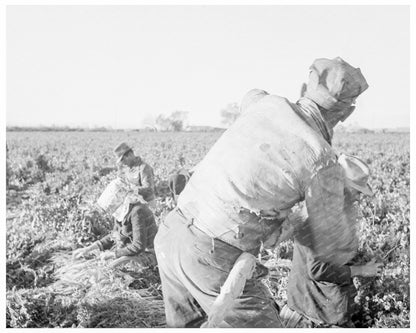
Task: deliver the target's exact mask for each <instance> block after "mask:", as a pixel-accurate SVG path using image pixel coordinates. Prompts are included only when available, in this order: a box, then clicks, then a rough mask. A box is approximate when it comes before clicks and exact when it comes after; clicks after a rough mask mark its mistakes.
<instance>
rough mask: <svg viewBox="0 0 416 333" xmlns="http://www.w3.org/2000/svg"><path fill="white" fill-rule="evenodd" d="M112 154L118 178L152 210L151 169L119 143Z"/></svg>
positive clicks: (153, 187) (153, 188)
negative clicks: (133, 189) (113, 154)
mask: <svg viewBox="0 0 416 333" xmlns="http://www.w3.org/2000/svg"><path fill="white" fill-rule="evenodd" d="M114 153H115V155H116V157H117V162H116V164H117V168H118V173H119V176H120V177H121V178H123V179H125V180H126V181H127V182H128V183H129V184H130V185H131V186H133V187H134V188H135V190H136V192H137V193H138V194H139V195H141V196H142V197H143V199H144V200H145V201H146V202H147V203H148V205H149V206H150V207H151V208H152V207H153V206H154V202H155V180H154V173H153V168H152V167H151V166H150V165H149V164H147V163H146V162H144V161H143V160H142V158H141V157H140V156H136V155H135V154H134V152H133V149H131V148H130V147H129V146H128V145H127V144H126V143H124V142H122V143H120V144H119V145H118V146H117V147H116V148H115V149H114Z"/></svg>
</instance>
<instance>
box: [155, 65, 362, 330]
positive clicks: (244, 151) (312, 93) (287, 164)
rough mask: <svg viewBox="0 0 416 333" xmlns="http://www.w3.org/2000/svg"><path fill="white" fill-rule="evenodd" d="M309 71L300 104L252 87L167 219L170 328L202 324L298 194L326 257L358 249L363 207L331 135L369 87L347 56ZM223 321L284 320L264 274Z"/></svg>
mask: <svg viewBox="0 0 416 333" xmlns="http://www.w3.org/2000/svg"><path fill="white" fill-rule="evenodd" d="M309 78H310V79H309V83H308V84H307V86H305V91H304V94H303V96H302V97H301V98H300V99H299V100H298V101H297V102H296V103H291V102H290V101H288V100H287V99H286V98H283V97H280V96H277V95H270V94H268V93H267V92H265V91H263V90H260V89H254V90H252V91H250V92H249V93H248V94H247V95H246V96H245V97H244V98H243V100H242V103H241V111H242V112H241V116H240V117H239V118H238V119H237V120H236V122H235V123H234V124H233V125H231V127H230V128H229V129H228V130H227V131H226V132H225V133H224V134H223V135H222V136H221V137H220V138H219V139H218V140H217V142H216V143H215V144H214V145H213V147H212V148H211V149H210V151H209V152H208V153H207V155H206V156H205V157H204V159H203V160H202V161H201V162H200V163H199V164H198V168H197V169H196V170H195V172H194V174H193V175H192V177H191V178H190V179H189V182H188V183H187V185H186V186H185V188H184V189H183V191H182V193H181V194H180V195H179V197H178V205H177V208H176V209H174V210H173V211H172V212H170V213H169V214H168V215H167V217H166V218H165V219H164V221H163V222H162V223H161V224H160V225H159V230H158V233H157V235H156V238H155V250H156V256H157V259H158V268H159V273H160V277H161V282H162V291H163V297H164V303H165V313H166V323H167V326H168V327H199V326H200V325H201V323H202V322H204V320H205V318H204V317H205V314H207V313H210V309H211V307H212V304H213V303H214V301H215V299H216V298H217V296H218V295H219V294H220V288H221V286H222V284H223V283H224V281H225V280H226V279H227V277H228V274H229V273H230V271H231V269H232V268H233V265H234V263H235V262H236V260H237V258H239V257H240V255H241V254H242V253H243V252H247V253H250V254H253V255H255V256H256V255H257V254H258V253H259V249H260V247H261V244H262V242H263V241H265V240H266V239H267V238H268V236H270V234H272V233H273V232H275V231H276V230H279V229H280V228H281V225H282V223H283V221H285V219H286V217H287V216H288V215H289V213H290V211H291V208H292V207H293V206H294V205H295V204H296V203H298V202H301V201H305V202H306V207H307V210H308V215H309V219H308V226H309V230H310V232H311V235H312V237H311V244H310V245H311V248H312V250H313V251H314V252H315V253H316V254H317V258H318V259H321V260H325V261H327V262H329V263H332V264H338V265H343V264H345V263H347V262H348V261H349V260H350V259H351V257H352V256H353V254H354V249H355V248H356V246H357V243H358V239H357V237H356V235H355V234H353V232H352V227H351V225H352V224H353V223H352V221H353V220H354V219H355V215H354V213H353V211H354V208H353V207H352V206H351V205H349V204H345V202H346V201H345V194H344V189H345V184H344V175H343V171H342V167H341V166H340V164H339V163H338V162H337V154H336V152H335V151H334V149H333V148H332V146H331V139H332V130H333V127H334V126H335V125H336V124H337V123H338V122H339V121H343V120H345V119H346V118H347V117H348V115H349V114H351V112H352V111H353V109H354V107H355V105H354V104H355V99H356V98H357V97H358V95H360V94H361V93H362V92H363V91H364V90H366V89H367V87H368V85H367V82H366V81H365V79H364V77H363V75H362V74H361V72H360V70H359V69H356V68H354V67H352V66H351V65H349V64H348V63H346V62H345V61H343V60H342V59H341V58H335V59H332V60H330V59H317V60H316V61H315V62H314V63H313V65H312V66H311V68H310V75H309ZM220 327H247V328H271V327H282V323H281V320H280V317H279V309H278V307H277V305H276V303H275V302H274V299H273V297H272V295H271V294H270V292H269V291H268V289H267V288H266V287H265V286H264V285H263V284H262V283H261V281H260V279H259V278H256V277H253V278H251V279H249V280H247V282H246V284H245V288H244V290H243V293H242V295H240V296H238V297H237V298H236V299H235V300H233V303H232V304H231V306H230V308H229V309H228V311H227V313H225V314H224V320H223V322H222V323H221V324H220Z"/></svg>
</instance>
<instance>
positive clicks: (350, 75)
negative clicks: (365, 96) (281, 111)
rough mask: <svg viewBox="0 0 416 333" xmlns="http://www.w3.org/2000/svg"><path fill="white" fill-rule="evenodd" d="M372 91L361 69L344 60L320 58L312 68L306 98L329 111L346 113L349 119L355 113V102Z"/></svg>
mask: <svg viewBox="0 0 416 333" xmlns="http://www.w3.org/2000/svg"><path fill="white" fill-rule="evenodd" d="M367 88H368V84H367V81H366V80H365V78H364V76H363V75H362V74H361V71H360V69H359V68H354V67H352V66H351V65H349V64H348V63H347V62H345V61H344V60H342V59H341V58H340V57H337V58H335V59H332V60H330V59H325V58H321V59H316V60H315V61H314V62H313V64H312V66H311V67H310V73H309V82H308V84H307V87H306V92H305V97H308V98H310V99H311V100H313V101H314V102H315V103H316V104H318V105H319V106H321V107H322V108H324V109H326V110H329V111H345V113H346V117H345V118H344V119H341V120H342V121H343V120H345V119H346V118H347V117H348V116H349V115H350V114H351V113H352V111H353V110H354V105H353V104H354V103H355V99H356V98H357V97H358V96H359V95H360V94H361V93H362V92H363V91H365V90H366V89H367Z"/></svg>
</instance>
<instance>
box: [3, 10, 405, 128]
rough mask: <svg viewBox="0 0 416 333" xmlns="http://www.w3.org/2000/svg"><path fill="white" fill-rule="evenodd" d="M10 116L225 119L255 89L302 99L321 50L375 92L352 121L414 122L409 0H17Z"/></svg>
mask: <svg viewBox="0 0 416 333" xmlns="http://www.w3.org/2000/svg"><path fill="white" fill-rule="evenodd" d="M6 18H7V21H6V57H7V58H6V70H7V76H6V89H7V91H6V98H7V99H6V125H7V126H38V125H44V126H49V125H56V126H82V127H97V126H105V127H112V128H139V127H142V126H143V125H144V124H146V123H152V122H153V119H154V118H155V117H156V116H157V115H159V114H164V115H168V114H170V113H172V112H173V111H186V112H188V114H189V123H190V124H192V125H209V126H221V118H220V112H221V110H222V109H224V108H225V107H226V106H227V105H228V104H230V103H240V101H241V99H242V97H243V96H244V94H245V93H246V92H247V91H248V90H250V89H252V88H260V89H264V90H266V91H268V92H269V93H272V94H276V95H280V96H284V97H286V98H288V99H289V100H291V101H293V102H295V101H296V100H297V99H298V97H299V93H300V87H301V85H302V83H303V82H306V81H307V78H308V68H309V66H310V65H311V64H312V62H313V60H314V59H316V58H330V59H332V58H335V57H337V56H340V57H342V58H343V59H344V60H346V61H347V62H349V63H350V64H351V65H353V66H355V67H359V68H360V69H361V71H362V73H363V74H364V76H365V77H366V79H367V82H368V83H369V86H370V87H369V89H368V90H367V91H365V92H364V93H363V94H362V95H361V96H360V97H359V98H358V100H357V108H356V111H355V112H354V114H353V115H352V116H351V117H350V118H348V119H347V121H346V122H345V125H349V124H357V125H360V126H363V127H366V128H386V127H388V128H394V127H408V126H409V125H410V100H409V99H410V87H409V86H410V31H409V29H410V25H409V19H410V10H409V7H408V6H380V5H370V6H340V5H337V6H317V5H315V6H300V5H298V6H283V5H280V6H236V5H231V6H179V5H176V6H115V5H113V6H92V5H82V6H39V5H38V6H8V7H7V10H6Z"/></svg>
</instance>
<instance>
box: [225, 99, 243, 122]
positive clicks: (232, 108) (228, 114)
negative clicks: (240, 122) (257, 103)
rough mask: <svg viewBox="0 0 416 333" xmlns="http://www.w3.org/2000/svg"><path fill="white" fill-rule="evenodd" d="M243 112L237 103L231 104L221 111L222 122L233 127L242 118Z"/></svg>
mask: <svg viewBox="0 0 416 333" xmlns="http://www.w3.org/2000/svg"><path fill="white" fill-rule="evenodd" d="M240 114H241V111H240V107H239V106H238V104H237V103H230V104H228V105H227V106H226V107H225V108H224V109H222V110H221V118H222V120H221V122H222V123H223V124H224V125H226V126H230V125H232V124H233V123H234V122H235V121H236V120H237V118H238V117H239V116H240Z"/></svg>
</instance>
